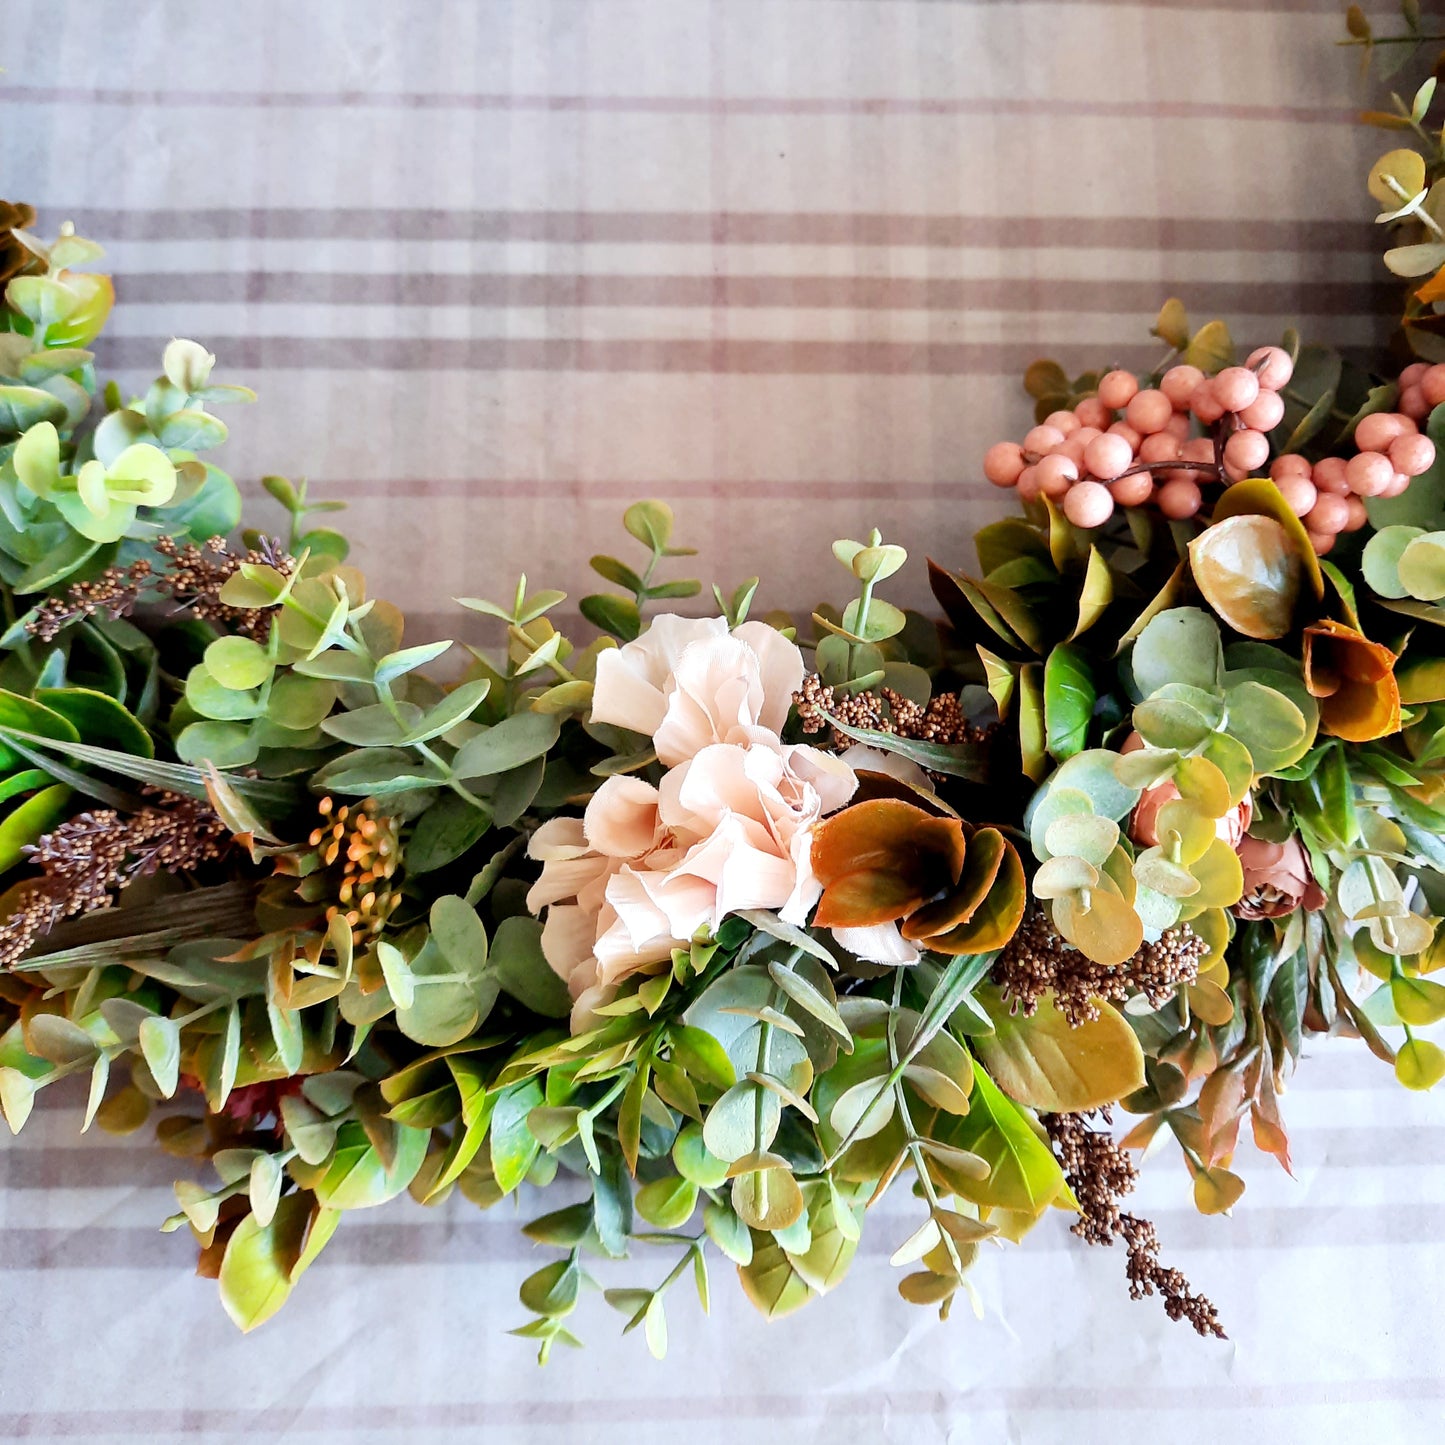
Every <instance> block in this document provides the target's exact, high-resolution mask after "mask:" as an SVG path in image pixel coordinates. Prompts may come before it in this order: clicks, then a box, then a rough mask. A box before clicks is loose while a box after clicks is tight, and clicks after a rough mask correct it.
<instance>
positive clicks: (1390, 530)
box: [1360, 527, 1425, 599]
mask: <svg viewBox="0 0 1445 1445" xmlns="http://www.w3.org/2000/svg"><path fill="white" fill-rule="evenodd" d="M1424 535H1425V529H1424V528H1423V527H1385V528H1384V529H1383V530H1381V531H1379V532H1376V533H1375V535H1374V536H1373V537H1371V538H1370V540H1369V541H1368V542H1366V543H1365V550H1364V553H1363V554H1362V555H1361V557H1360V571H1361V573H1363V575H1364V578H1365V581H1366V583H1367V584H1368V585H1369V586H1370V588H1371V589H1372V590H1373V591H1374V592H1375V593H1376V594H1377V595H1379V596H1381V597H1392V598H1396V599H1398V598H1401V597H1408V596H1409V595H1410V593H1409V589H1408V588H1407V587H1406V586H1405V584H1404V583H1403V582H1402V581H1401V580H1400V556H1401V554H1402V553H1403V552H1404V550H1405V548H1406V547H1408V546H1409V545H1410V543H1411V542H1413V541H1414V540H1415V538H1416V537H1423V536H1424Z"/></svg>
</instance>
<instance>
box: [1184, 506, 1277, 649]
mask: <svg viewBox="0 0 1445 1445" xmlns="http://www.w3.org/2000/svg"><path fill="white" fill-rule="evenodd" d="M1189 566H1190V570H1191V571H1192V572H1193V574H1194V580H1195V582H1196V583H1197V584H1198V586H1199V590H1200V591H1201V592H1202V593H1203V594H1204V600H1205V601H1206V602H1208V603H1209V605H1210V606H1211V607H1212V608H1213V609H1214V611H1215V613H1216V614H1217V615H1218V616H1219V617H1220V618H1222V619H1223V621H1225V622H1226V623H1228V625H1229V626H1230V627H1232V628H1234V630H1235V631H1236V632H1242V633H1243V634H1244V635H1245V636H1246V637H1255V638H1261V639H1273V638H1276V637H1283V636H1284V635H1285V633H1287V632H1288V631H1289V630H1290V626H1291V624H1292V622H1293V619H1294V609H1295V602H1296V601H1297V599H1298V598H1299V589H1300V576H1301V573H1302V571H1303V559H1302V557H1301V555H1300V552H1299V548H1298V545H1297V544H1296V542H1295V539H1294V538H1293V537H1292V536H1291V535H1290V533H1289V532H1287V531H1286V530H1285V529H1284V527H1282V526H1281V525H1280V524H1279V523H1278V522H1276V521H1275V520H1274V518H1273V517H1261V516H1251V515H1240V516H1235V517H1226V518H1225V519H1224V520H1223V521H1222V522H1215V523H1214V525H1213V526H1210V527H1206V528H1205V529H1204V531H1203V532H1201V533H1200V534H1199V535H1198V536H1197V537H1196V538H1195V539H1194V540H1193V541H1192V542H1191V543H1190V544H1189Z"/></svg>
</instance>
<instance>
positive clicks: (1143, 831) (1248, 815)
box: [1129, 783, 1254, 852]
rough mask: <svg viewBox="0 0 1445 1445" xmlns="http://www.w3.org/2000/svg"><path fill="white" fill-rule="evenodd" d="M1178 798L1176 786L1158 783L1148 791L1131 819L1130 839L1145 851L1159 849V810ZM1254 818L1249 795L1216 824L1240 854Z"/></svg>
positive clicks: (1143, 793)
mask: <svg viewBox="0 0 1445 1445" xmlns="http://www.w3.org/2000/svg"><path fill="white" fill-rule="evenodd" d="M1178 797H1179V789H1178V788H1176V787H1175V786H1174V784H1173V783H1156V784H1155V785H1154V786H1153V787H1152V788H1145V789H1144V791H1143V792H1142V793H1140V794H1139V801H1138V802H1137V803H1136V804H1135V805H1134V815H1133V817H1132V818H1131V819H1130V820H1129V836H1130V837H1131V838H1132V839H1133V840H1134V841H1135V842H1136V843H1138V844H1140V845H1141V846H1143V847H1145V848H1157V847H1158V846H1159V810H1160V809H1161V808H1162V807H1163V806H1164V805H1165V804H1166V803H1172V802H1174V801H1175V800H1176V799H1177V798H1178ZM1253 817H1254V800H1253V799H1252V798H1251V797H1250V796H1249V794H1248V793H1246V794H1245V795H1244V797H1243V798H1242V799H1240V801H1239V802H1238V803H1236V804H1235V805H1234V807H1232V808H1231V809H1230V810H1229V811H1228V812H1227V813H1226V814H1225V815H1224V816H1223V817H1222V818H1219V819H1217V820H1216V821H1215V824H1214V832H1215V834H1216V836H1218V837H1220V838H1223V839H1224V841H1225V842H1226V843H1228V844H1229V846H1230V847H1231V848H1233V849H1234V850H1235V852H1238V851H1239V845H1240V843H1241V842H1242V841H1243V839H1244V835H1245V832H1246V830H1247V829H1248V828H1249V825H1250V822H1251V820H1252V819H1253Z"/></svg>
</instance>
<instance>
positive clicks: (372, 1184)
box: [315, 1122, 430, 1209]
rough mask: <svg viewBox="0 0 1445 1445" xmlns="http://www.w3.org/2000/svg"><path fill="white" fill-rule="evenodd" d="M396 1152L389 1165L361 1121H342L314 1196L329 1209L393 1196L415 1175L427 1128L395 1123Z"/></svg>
mask: <svg viewBox="0 0 1445 1445" xmlns="http://www.w3.org/2000/svg"><path fill="white" fill-rule="evenodd" d="M393 1128H394V1129H395V1154H394V1157H393V1159H392V1162H391V1165H390V1167H388V1166H387V1165H386V1164H384V1163H383V1162H382V1158H381V1155H380V1154H378V1153H377V1151H376V1146H375V1145H374V1144H372V1142H371V1141H370V1140H369V1139H368V1138H367V1137H366V1130H365V1129H363V1128H362V1127H361V1125H360V1124H358V1123H355V1122H351V1123H348V1124H343V1125H342V1126H341V1129H340V1132H339V1133H338V1134H337V1138H336V1152H335V1153H334V1154H333V1155H332V1158H331V1165H330V1167H329V1168H328V1169H327V1171H326V1173H325V1175H324V1176H323V1177H322V1178H321V1180H320V1181H319V1182H318V1183H317V1184H316V1186H315V1188H316V1197H317V1198H318V1199H319V1200H320V1201H321V1202H322V1203H323V1204H325V1205H327V1206H328V1207H330V1208H332V1209H369V1208H371V1207H372V1206H373V1205H377V1204H385V1203H386V1201H387V1200H388V1199H394V1198H395V1197H396V1196H397V1195H398V1194H400V1193H401V1192H402V1190H403V1189H405V1188H406V1186H407V1185H408V1184H410V1183H411V1181H412V1180H413V1179H414V1178H415V1177H416V1173H417V1170H419V1169H420V1168H421V1166H422V1161H423V1160H424V1159H425V1158H426V1146H427V1140H428V1139H429V1138H430V1130H427V1129H411V1128H408V1127H407V1126H406V1125H405V1124H397V1125H394V1126H393Z"/></svg>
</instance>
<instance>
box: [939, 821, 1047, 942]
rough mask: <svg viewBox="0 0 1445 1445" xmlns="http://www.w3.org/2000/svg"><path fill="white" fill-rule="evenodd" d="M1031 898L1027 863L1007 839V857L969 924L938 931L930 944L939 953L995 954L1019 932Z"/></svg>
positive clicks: (1000, 864)
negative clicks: (1025, 867)
mask: <svg viewBox="0 0 1445 1445" xmlns="http://www.w3.org/2000/svg"><path fill="white" fill-rule="evenodd" d="M1027 900H1028V887H1027V884H1026V882H1025V879H1024V865H1023V864H1022V862H1020V861H1019V855H1018V852H1017V850H1016V849H1015V848H1014V846H1013V844H1012V843H1010V842H1009V841H1008V840H1007V839H1004V852H1003V857H1002V859H1001V860H1000V862H999V869H998V873H997V874H996V876H995V877H994V880H993V883H992V885H991V886H990V888H989V890H988V895H987V897H985V898H984V900H983V901H982V903H980V904H979V906H978V908H977V909H975V910H974V912H973V913H972V915H971V916H970V917H969V920H968V922H967V923H960V924H959V925H958V927H957V928H951V929H949V931H948V932H947V933H940V934H935V935H934V936H933V937H931V938H930V939H929V940H928V947H929V948H931V949H932V950H933V951H934V952H935V953H950V954H959V953H991V952H993V950H994V949H996V948H1002V947H1003V946H1004V944H1006V943H1007V942H1008V941H1009V939H1011V938H1012V937H1013V936H1014V934H1015V933H1017V932H1018V927H1019V924H1020V923H1021V922H1022V921H1023V916H1024V905H1025V903H1026V902H1027Z"/></svg>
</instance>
